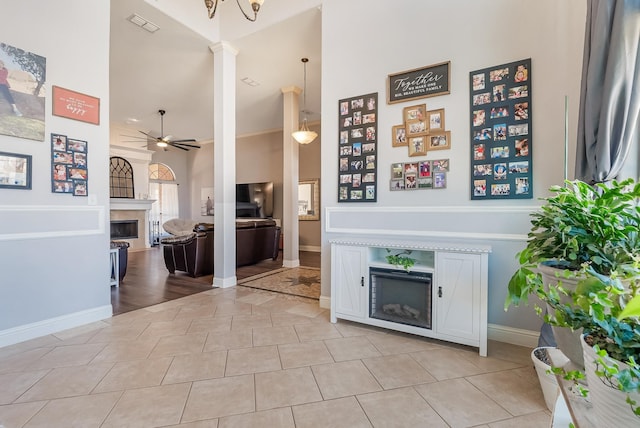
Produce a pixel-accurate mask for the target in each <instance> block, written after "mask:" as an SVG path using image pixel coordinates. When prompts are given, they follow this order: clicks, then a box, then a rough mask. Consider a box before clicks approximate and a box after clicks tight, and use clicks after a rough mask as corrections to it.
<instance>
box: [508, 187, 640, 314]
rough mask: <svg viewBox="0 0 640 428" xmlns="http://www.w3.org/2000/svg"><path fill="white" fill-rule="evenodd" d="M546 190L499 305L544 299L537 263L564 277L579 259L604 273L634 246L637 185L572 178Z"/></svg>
mask: <svg viewBox="0 0 640 428" xmlns="http://www.w3.org/2000/svg"><path fill="white" fill-rule="evenodd" d="M550 190H551V192H553V193H554V194H553V195H552V196H550V197H548V198H542V200H543V201H545V203H544V204H543V205H542V207H541V208H540V211H537V212H534V213H533V214H531V218H532V220H531V225H532V227H531V231H530V232H529V234H528V237H529V240H528V241H527V246H526V247H525V249H523V250H522V251H521V252H519V253H518V255H517V257H518V262H519V264H520V267H519V268H518V270H516V272H515V273H514V274H513V276H512V277H511V279H510V281H509V286H508V294H507V298H506V300H505V309H507V308H508V307H509V306H510V305H519V304H521V303H527V302H528V297H529V296H530V295H537V296H538V297H540V298H541V299H542V300H543V301H544V300H545V293H546V292H545V290H544V287H543V285H544V284H543V283H542V278H541V275H540V273H539V272H538V271H537V270H536V268H537V266H538V265H539V264H540V263H542V262H547V263H550V264H551V265H552V266H554V267H557V268H560V269H563V270H566V271H568V272H564V273H562V275H563V276H564V277H565V278H566V277H569V276H571V271H573V272H575V271H579V270H580V268H581V266H582V264H583V263H588V264H589V265H590V266H591V268H593V270H595V271H596V272H597V273H600V274H603V275H608V274H609V273H611V272H612V271H614V270H616V269H617V268H618V266H621V265H623V264H625V263H629V262H630V261H631V259H632V256H633V254H636V253H637V252H638V248H640V234H639V230H638V227H639V225H640V214H639V212H640V208H639V207H638V201H639V199H640V183H635V181H634V180H633V179H627V180H624V181H620V182H618V181H613V182H611V183H608V184H606V185H605V184H596V185H595V186H591V185H589V184H587V183H584V182H582V181H577V180H576V181H566V182H565V186H564V187H561V186H553V187H551V189H550Z"/></svg>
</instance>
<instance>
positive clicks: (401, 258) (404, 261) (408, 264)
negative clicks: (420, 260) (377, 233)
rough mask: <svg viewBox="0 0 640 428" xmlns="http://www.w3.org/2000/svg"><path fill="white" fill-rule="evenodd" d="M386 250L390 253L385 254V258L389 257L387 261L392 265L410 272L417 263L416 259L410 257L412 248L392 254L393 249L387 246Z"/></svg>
mask: <svg viewBox="0 0 640 428" xmlns="http://www.w3.org/2000/svg"><path fill="white" fill-rule="evenodd" d="M386 250H387V253H388V255H387V256H385V258H386V259H387V263H389V264H390V265H395V266H398V267H401V268H403V269H404V270H406V271H407V272H409V270H410V269H411V268H412V267H413V265H414V264H415V263H416V261H415V260H414V259H412V258H411V257H408V255H409V254H411V250H404V251H401V252H399V253H396V254H391V250H390V249H388V248H386Z"/></svg>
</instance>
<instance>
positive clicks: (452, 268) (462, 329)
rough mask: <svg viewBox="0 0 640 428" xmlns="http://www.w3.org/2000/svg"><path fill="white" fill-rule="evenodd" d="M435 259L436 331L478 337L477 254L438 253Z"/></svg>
mask: <svg viewBox="0 0 640 428" xmlns="http://www.w3.org/2000/svg"><path fill="white" fill-rule="evenodd" d="M436 260H437V267H436V286H435V290H434V294H435V299H436V311H437V314H436V317H437V320H438V323H437V326H436V329H437V332H438V334H443V335H449V336H455V337H460V338H465V339H469V340H475V341H477V340H479V338H480V292H481V290H480V275H481V272H480V268H481V266H480V256H479V255H477V254H464V253H446V252H439V253H437V255H436Z"/></svg>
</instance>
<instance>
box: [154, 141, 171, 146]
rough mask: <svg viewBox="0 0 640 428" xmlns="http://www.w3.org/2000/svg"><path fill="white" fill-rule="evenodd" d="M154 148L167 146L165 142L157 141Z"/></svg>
mask: <svg viewBox="0 0 640 428" xmlns="http://www.w3.org/2000/svg"><path fill="white" fill-rule="evenodd" d="M156 146H158V147H167V146H168V144H167V143H166V142H164V141H158V142H157V143H156Z"/></svg>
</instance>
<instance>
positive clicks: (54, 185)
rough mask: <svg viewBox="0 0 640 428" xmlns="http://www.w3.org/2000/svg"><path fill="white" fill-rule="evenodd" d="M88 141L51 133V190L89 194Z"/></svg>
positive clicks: (75, 194) (77, 194)
mask: <svg viewBox="0 0 640 428" xmlns="http://www.w3.org/2000/svg"><path fill="white" fill-rule="evenodd" d="M88 148H89V147H88V144H87V142H86V141H82V140H77V139H72V138H67V136H66V135H60V134H51V191H52V192H53V193H69V194H72V195H73V196H87V194H88V183H89V173H88V169H87V156H88V155H87V152H88Z"/></svg>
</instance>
